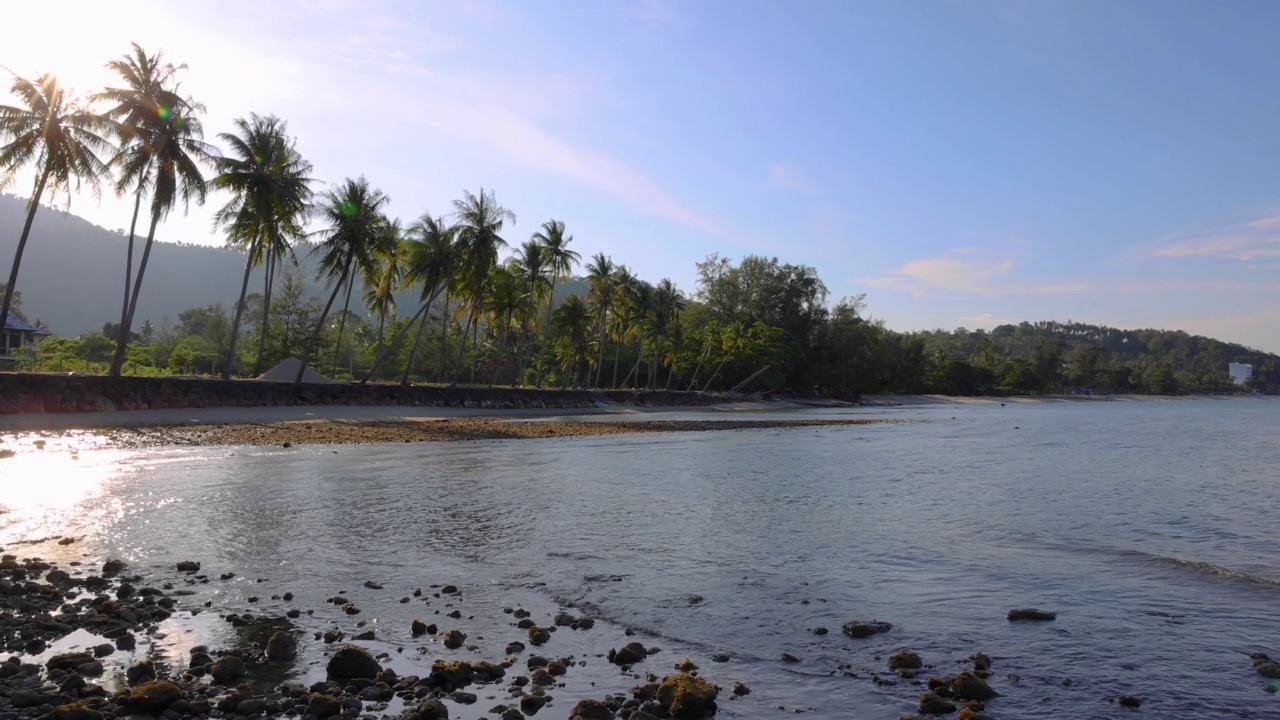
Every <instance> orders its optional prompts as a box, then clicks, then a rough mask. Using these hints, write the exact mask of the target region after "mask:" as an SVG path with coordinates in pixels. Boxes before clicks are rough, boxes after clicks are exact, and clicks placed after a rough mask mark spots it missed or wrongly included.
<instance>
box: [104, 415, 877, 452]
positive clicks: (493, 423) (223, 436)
mask: <svg viewBox="0 0 1280 720" xmlns="http://www.w3.org/2000/svg"><path fill="white" fill-rule="evenodd" d="M883 422H901V421H898V420H891V419H884V418H875V419H872V418H858V419H848V418H842V419H835V418H832V419H822V420H627V421H608V420H566V419H557V420H529V419H527V418H511V417H471V418H431V419H423V420H394V421H360V422H353V421H336V422H335V421H314V422H313V421H295V422H279V423H261V424H244V423H234V424H225V425H198V426H159V427H146V428H118V429H115V430H111V431H109V432H108V433H107V435H106V436H107V438H108V439H109V442H110V444H113V445H118V446H124V447H154V446H164V445H285V444H289V445H327V444H354V443H389V442H391V443H405V442H460V441H468V440H532V439H547V438H555V437H583V436H591V435H630V434H645V433H661V432H713V431H719V432H727V431H734V430H761V429H769V428H797V427H825V426H849V425H870V424H873V423H883Z"/></svg>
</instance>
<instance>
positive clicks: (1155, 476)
mask: <svg viewBox="0 0 1280 720" xmlns="http://www.w3.org/2000/svg"><path fill="white" fill-rule="evenodd" d="M636 417H639V418H640V419H646V420H651V419H661V418H663V417H670V418H673V419H708V418H710V419H715V418H724V419H750V418H759V419H808V418H827V417H839V418H850V417H867V418H884V419H891V420H895V421H897V422H891V423H882V424H872V425H856V426H826V427H800V428H778V429H760V430H738V431H725V432H694V433H671V434H665V433H664V434H643V435H609V436H598V437H573V438H549V439H539V440H515V441H476V442H460V443H415V444H403V443H401V444H372V445H315V446H305V445H303V446H295V447H290V448H283V447H171V448H144V449H133V450H122V449H112V448H111V447H109V446H104V445H103V443H102V442H101V440H99V439H98V438H96V436H94V435H92V434H88V433H86V434H81V435H75V434H73V435H70V436H67V437H63V438H54V437H51V438H50V439H49V440H48V441H47V444H46V447H45V448H44V449H42V450H37V449H35V448H34V446H32V445H31V443H32V442H33V438H35V436H23V437H22V438H20V439H19V441H18V442H19V444H21V445H22V447H21V448H20V452H19V454H18V455H17V456H16V457H12V458H8V459H5V460H0V472H2V473H3V474H2V475H0V546H2V547H4V548H5V551H6V552H12V553H15V554H19V555H24V556H26V555H30V554H34V553H38V554H40V555H41V556H42V557H45V558H46V559H53V560H57V561H59V562H61V563H66V562H71V561H73V560H81V561H83V562H86V563H94V562H101V559H102V558H106V557H113V558H120V559H123V560H125V561H127V562H128V563H129V564H130V566H131V568H133V570H134V571H137V572H141V573H143V574H146V575H148V576H149V577H153V578H159V579H160V580H168V581H169V582H172V583H174V584H175V587H178V588H188V589H187V590H186V592H189V593H192V595H190V596H189V597H187V598H183V600H190V601H191V606H194V607H196V608H197V610H198V614H196V615H194V616H192V615H190V614H189V613H179V614H178V615H177V616H175V618H174V619H172V620H171V621H170V622H168V623H166V624H165V625H164V626H161V628H160V629H159V632H158V633H157V636H156V637H155V638H154V640H153V641H152V642H151V643H144V644H143V645H142V646H141V647H140V649H139V651H138V653H140V654H147V653H150V654H153V655H157V656H159V657H160V658H162V659H163V658H166V657H167V658H169V659H170V660H172V661H174V662H177V663H183V662H185V653H186V652H187V651H188V650H189V649H190V647H192V646H194V645H197V644H208V645H212V646H214V647H221V646H230V645H232V644H233V643H235V642H236V640H237V636H236V633H237V632H238V631H237V630H236V629H235V628H233V627H232V625H231V624H229V623H227V622H225V620H223V619H222V616H223V615H226V614H228V613H231V612H235V613H243V612H251V613H253V614H254V615H256V616H271V617H281V616H283V613H284V612H285V610H286V609H287V608H291V607H297V608H300V609H303V610H304V611H310V614H305V612H304V614H303V615H302V616H301V617H300V618H299V619H296V620H294V621H292V623H293V625H292V627H293V628H294V629H295V630H296V632H297V633H298V634H299V636H300V637H302V638H303V643H302V660H300V661H299V662H298V663H297V665H296V666H294V667H292V668H290V670H289V671H288V673H286V675H288V676H289V677H293V678H296V679H299V680H302V681H308V682H309V681H312V680H315V679H319V678H322V677H323V674H324V673H323V668H324V661H325V656H324V654H325V652H326V651H327V650H329V649H331V646H328V645H326V644H325V643H324V642H323V641H321V640H318V639H314V637H315V634H316V633H318V632H321V631H324V630H328V629H343V630H344V631H345V632H346V634H347V636H348V637H350V636H352V635H354V634H356V633H358V632H361V631H366V630H375V637H376V639H375V640H373V641H369V642H366V643H364V644H365V645H366V646H369V647H370V648H371V649H373V650H374V651H375V652H380V653H385V658H384V663H385V664H388V665H390V666H392V667H395V668H396V669H397V670H399V671H400V673H401V674H402V675H403V674H408V673H415V674H425V673H426V672H427V671H428V669H429V667H430V664H431V662H433V661H434V660H437V659H441V658H445V659H448V658H451V657H455V656H456V657H476V658H480V657H484V658H487V659H500V658H501V657H502V655H503V648H504V646H505V645H506V643H508V642H510V641H511V640H525V637H524V631H523V630H520V629H518V628H516V627H515V625H514V623H515V620H514V617H513V615H511V614H509V613H508V611H511V610H513V609H515V608H520V609H527V610H529V611H530V612H532V613H533V616H534V619H535V620H536V621H537V622H538V623H539V624H541V625H548V624H551V620H550V618H551V617H552V616H553V615H554V614H555V613H557V612H560V611H566V612H568V613H570V614H572V615H574V616H575V617H584V616H585V617H591V618H593V619H595V620H596V626H595V627H594V628H592V629H591V630H572V629H570V628H568V627H561V628H558V630H557V632H556V633H554V634H553V637H552V640H551V641H550V642H548V643H547V645H546V646H543V647H542V648H536V649H533V650H536V651H537V652H539V653H541V654H543V655H547V656H549V657H557V656H565V657H569V658H571V659H572V660H574V662H575V663H580V664H576V665H575V666H574V667H572V668H570V671H569V673H568V674H567V675H566V676H565V678H564V679H563V682H564V685H563V687H557V688H554V689H553V690H552V694H553V696H554V698H555V699H554V700H553V702H552V705H551V706H549V707H548V708H546V709H544V710H543V711H542V714H543V715H545V716H546V717H565V716H567V714H568V712H569V708H570V707H572V705H573V703H574V702H576V701H577V700H578V699H581V698H587V697H594V698H597V699H599V698H602V697H603V696H604V695H606V694H608V693H627V692H629V691H630V689H631V688H632V687H633V686H634V685H636V684H639V683H642V682H643V681H644V676H645V675H646V674H647V673H652V674H654V675H656V676H657V677H661V676H663V675H665V674H669V673H671V672H674V670H673V669H672V668H673V666H674V664H675V663H676V662H677V661H679V660H680V659H682V658H684V657H687V658H689V659H690V660H692V661H693V662H694V663H695V664H696V665H697V666H698V667H699V668H700V671H699V672H700V674H701V675H702V676H703V677H705V678H707V679H709V680H712V681H714V682H716V683H717V684H719V685H720V687H721V689H722V692H721V697H720V702H719V708H720V709H719V715H718V716H720V717H730V718H757V717H782V716H784V715H785V716H793V715H796V714H800V715H801V716H804V717H810V718H847V717H858V718H887V719H892V718H896V717H898V716H899V715H900V714H903V713H910V712H914V711H915V707H916V705H917V704H918V700H919V696H920V694H921V693H922V692H923V691H924V690H925V689H927V688H925V687H924V686H923V685H922V683H924V682H925V681H927V679H928V678H929V677H931V676H938V677H950V676H952V675H955V674H956V673H958V672H960V671H963V670H965V669H968V668H970V667H971V666H972V663H971V661H970V660H969V658H970V657H971V656H972V655H974V654H975V653H979V652H981V653H985V654H987V655H989V656H990V657H991V658H992V660H993V663H992V668H991V670H992V676H991V678H990V683H991V685H992V687H994V688H995V689H996V690H997V691H998V692H999V693H1000V697H999V698H997V699H995V700H993V701H990V702H989V703H988V704H987V708H988V712H990V713H991V715H992V716H993V717H996V718H1002V719H1006V720H1012V719H1014V718H1019V719H1021V718H1027V719H1029V718H1047V717H1072V718H1077V717H1078V718H1121V717H1126V718H1127V717H1131V716H1133V713H1134V712H1135V711H1134V710H1132V709H1129V708H1125V707H1121V706H1120V705H1119V704H1117V703H1116V702H1115V698H1116V697H1118V696H1120V695H1128V696H1133V697H1137V698H1140V699H1141V700H1142V706H1141V708H1140V710H1138V711H1137V712H1140V713H1142V714H1144V715H1146V716H1149V717H1170V718H1172V717H1179V718H1280V695H1277V694H1276V690H1277V689H1280V686H1277V685H1276V684H1274V683H1275V681H1271V680H1268V679H1266V678H1263V677H1260V676H1259V675H1258V674H1257V673H1256V672H1255V671H1254V668H1253V664H1252V662H1251V660H1250V654H1251V653H1255V652H1268V653H1271V654H1272V656H1273V657H1277V658H1280V402H1276V401H1271V400H1262V399H1259V400H1230V401H1229V400H1217V401H1215V400H1168V401H1144V402H1106V401H1101V400H1097V401H1089V402H1057V403H1055V402H1045V403H1016V402H1009V403H1007V404H1005V405H1001V404H999V403H987V404H957V405H921V406H908V407H877V408H868V407H858V408H839V409H821V410H791V411H761V412H736V413H721V414H714V413H713V414H708V413H706V412H697V413H694V412H689V413H670V414H663V415H655V414H645V415H641V416H636ZM575 419H581V418H580V417H579V418H575ZM608 419H612V420H616V419H618V416H611V417H609V418H608ZM10 446H13V445H12V443H11V444H10ZM58 537H63V538H75V542H74V543H72V544H69V545H58V544H56V543H55V542H51V541H49V540H48V539H49V538H58ZM33 541H34V542H33ZM40 541H43V542H40ZM180 560H196V561H199V562H201V563H202V571H201V575H202V576H204V577H205V578H206V580H205V581H203V582H202V581H200V580H196V579H192V578H190V577H188V576H183V575H181V574H178V573H176V571H175V570H174V569H173V565H174V563H176V562H177V561H180ZM232 573H234V577H231V578H227V579H221V578H222V575H223V574H232ZM158 581H159V580H158ZM158 581H157V582H158ZM446 584H452V585H455V586H457V587H458V589H459V591H460V592H459V594H457V595H448V594H441V587H442V586H443V585H446ZM416 589H422V591H423V592H422V594H421V595H415V594H414V593H413V591H414V590H416ZM284 592H290V593H293V595H294V599H293V601H292V602H285V601H283V600H281V599H280V597H281V596H282V594H283V593H284ZM338 593H343V594H345V596H346V597H347V598H350V599H351V601H352V602H354V603H355V604H356V605H357V606H359V607H360V609H361V612H360V614H359V615H355V616H350V615H346V614H344V613H343V612H342V611H341V610H339V609H338V608H337V607H336V606H335V605H333V604H331V603H326V600H327V599H329V598H331V597H333V596H335V594H338ZM251 598H252V600H251ZM204 603H208V606H209V607H208V608H207V609H206V608H204V607H203V604H204ZM185 606H186V605H184V607H185ZM1014 608H1039V609H1042V610H1047V611H1052V612H1056V613H1057V619H1056V620H1054V621H1052V622H1041V623H1025V622H1018V623H1014V622H1009V621H1008V620H1007V617H1006V616H1007V613H1008V611H1009V610H1011V609H1014ZM199 610H203V612H199ZM455 610H456V611H459V615H460V617H457V618H453V617H450V616H449V613H450V612H453V611H455ZM413 617H419V618H421V619H423V620H424V621H426V622H432V623H439V624H440V627H441V628H442V629H443V628H444V627H458V628H460V629H463V630H464V631H465V632H467V633H468V645H469V646H470V648H471V649H467V648H464V649H462V650H459V651H456V652H455V651H448V650H445V649H444V648H443V647H442V646H441V645H440V644H439V643H438V642H436V641H434V640H432V639H431V638H415V637H413V636H411V634H410V632H409V622H410V620H411V619H412V618H413ZM852 620H879V621H883V622H888V623H891V624H892V625H893V629H892V630H891V631H889V632H887V633H885V634H882V635H877V636H874V637H871V638H865V639H853V638H851V637H848V636H846V635H844V634H843V633H842V632H841V631H840V628H841V626H842V625H843V624H844V623H846V622H849V621H852ZM357 623H360V624H359V625H357ZM824 629H825V630H826V633H825V634H821V633H822V631H823V630H824ZM636 640H638V641H640V642H642V643H643V644H645V645H646V646H650V647H654V648H658V649H660V652H658V653H657V654H655V655H652V656H650V657H649V658H648V659H647V660H646V661H645V662H643V663H640V664H637V665H636V666H635V667H634V668H633V669H632V670H631V671H630V672H628V671H623V670H620V669H618V668H616V667H614V666H612V665H610V664H609V663H608V662H607V660H606V659H605V658H604V657H602V655H603V654H604V653H605V652H606V651H607V650H608V649H609V648H611V647H618V646H620V645H622V644H623V643H625V642H630V641H636ZM76 641H79V642H83V643H86V644H92V642H91V641H92V638H84V637H80V638H72V639H71V640H70V642H72V643H74V642H76ZM526 642H527V640H526ZM63 646H64V647H66V646H67V643H64V644H63ZM900 649H910V650H913V651H915V652H917V653H919V654H920V656H921V657H922V658H923V660H924V662H925V668H924V670H923V671H922V672H921V674H920V676H919V677H917V678H915V679H904V678H899V677H897V676H895V675H894V674H893V673H892V672H890V671H889V669H888V667H887V664H886V662H887V658H888V656H889V655H890V654H892V653H893V652H895V651H897V650H900ZM531 651H532V650H531ZM784 654H786V655H789V656H790V658H788V659H785V660H784ZM126 659H128V658H126ZM522 667H523V666H522V665H517V666H516V667H515V668H513V669H512V670H510V671H509V674H512V673H514V672H519V671H521V668H522ZM734 682H741V683H744V684H746V685H747V686H748V687H750V689H751V693H750V694H749V695H745V696H743V697H740V698H733V697H732V696H731V694H730V692H729V687H730V686H731V685H732V683H734ZM479 692H480V693H481V695H482V697H481V699H480V701H479V702H478V703H476V704H474V705H458V704H452V707H451V711H452V714H451V715H450V717H461V718H469V717H472V718H480V717H487V716H488V715H486V713H488V712H489V711H490V709H491V708H492V707H493V706H494V705H495V704H500V703H502V702H509V701H510V696H509V694H508V693H507V692H506V690H505V688H504V687H503V686H501V685H499V686H490V687H487V688H484V689H482V690H481V691H479Z"/></svg>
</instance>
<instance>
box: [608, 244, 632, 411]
mask: <svg viewBox="0 0 1280 720" xmlns="http://www.w3.org/2000/svg"><path fill="white" fill-rule="evenodd" d="M638 287H639V281H638V280H637V279H636V277H635V276H634V275H632V274H631V271H630V270H629V269H628V268H627V266H626V265H619V266H618V268H617V269H616V270H614V271H613V302H612V303H610V305H609V318H608V330H609V338H610V339H611V340H613V383H612V384H611V385H610V387H612V388H614V389H617V388H619V387H621V386H620V385H618V359H619V355H620V354H621V352H622V343H623V342H624V341H625V340H626V339H627V338H628V337H629V336H630V334H631V317H632V314H633V313H632V312H631V305H632V302H633V300H634V299H635V294H636V290H637V288H638Z"/></svg>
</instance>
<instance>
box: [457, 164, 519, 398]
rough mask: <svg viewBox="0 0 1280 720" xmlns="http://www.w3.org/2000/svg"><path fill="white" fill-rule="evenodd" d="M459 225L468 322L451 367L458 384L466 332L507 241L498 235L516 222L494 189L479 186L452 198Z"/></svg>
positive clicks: (461, 276) (461, 278) (460, 275)
mask: <svg viewBox="0 0 1280 720" xmlns="http://www.w3.org/2000/svg"><path fill="white" fill-rule="evenodd" d="M453 207H454V210H455V212H456V218H457V227H458V243H459V246H460V254H461V258H460V264H461V265H460V270H459V273H458V277H457V281H458V285H459V287H460V289H461V291H462V293H463V294H465V295H466V296H467V297H466V299H467V325H466V327H465V328H464V331H463V342H462V344H461V347H459V349H458V362H457V364H456V365H455V366H454V370H453V382H452V384H453V385H457V384H458V375H459V373H460V372H461V369H462V353H463V350H465V349H466V333H467V332H470V331H471V329H472V325H473V324H474V323H475V322H476V321H477V319H478V318H477V317H476V315H477V313H478V312H479V310H480V302H481V300H482V299H483V298H484V288H485V279H486V278H488V277H489V273H491V272H493V269H494V268H495V267H496V266H497V264H498V250H499V248H502V247H505V246H506V244H507V241H506V240H503V239H502V236H501V235H500V234H499V233H501V232H502V228H503V226H504V225H505V224H506V223H507V222H510V223H512V224H513V225H514V224H515V222H516V216H515V213H513V212H511V211H510V210H508V209H506V208H504V207H502V206H501V205H499V204H498V201H497V200H496V199H495V198H494V195H493V191H492V190H490V191H489V192H485V190H484V188H481V189H480V194H479V195H472V194H471V193H469V192H467V191H465V190H464V191H463V198H462V199H461V200H454V201H453ZM471 370H472V373H471V374H472V380H474V379H475V377H474V376H475V365H474V363H473V364H472V366H471Z"/></svg>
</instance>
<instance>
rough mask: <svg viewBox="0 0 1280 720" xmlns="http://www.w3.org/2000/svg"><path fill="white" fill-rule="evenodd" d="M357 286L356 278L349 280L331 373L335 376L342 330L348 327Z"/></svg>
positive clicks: (339, 322) (340, 350)
mask: <svg viewBox="0 0 1280 720" xmlns="http://www.w3.org/2000/svg"><path fill="white" fill-rule="evenodd" d="M355 284H356V281H355V278H351V279H349V280H347V299H346V301H345V302H343V304H342V319H341V320H339V321H338V343H337V345H335V346H334V348H333V369H332V370H331V371H330V372H332V373H334V374H336V373H337V372H338V355H339V354H341V353H342V330H343V328H345V327H346V325H347V313H348V312H350V309H351V288H352V287H354V286H355Z"/></svg>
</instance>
